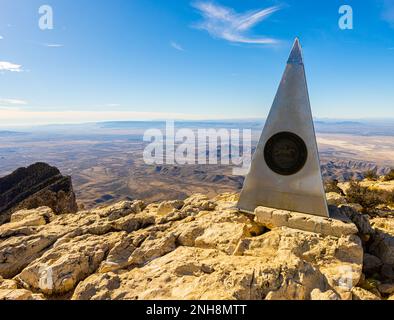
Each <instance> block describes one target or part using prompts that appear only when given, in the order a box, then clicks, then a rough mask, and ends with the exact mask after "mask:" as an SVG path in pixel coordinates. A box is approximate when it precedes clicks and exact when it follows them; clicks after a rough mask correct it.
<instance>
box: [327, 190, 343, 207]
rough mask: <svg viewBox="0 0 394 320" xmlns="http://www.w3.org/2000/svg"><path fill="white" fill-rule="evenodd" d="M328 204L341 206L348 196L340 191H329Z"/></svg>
mask: <svg viewBox="0 0 394 320" xmlns="http://www.w3.org/2000/svg"><path fill="white" fill-rule="evenodd" d="M326 198H327V204H328V205H332V206H337V207H338V206H340V205H341V204H345V203H346V198H345V197H344V196H342V195H340V194H339V193H335V192H329V193H327V194H326Z"/></svg>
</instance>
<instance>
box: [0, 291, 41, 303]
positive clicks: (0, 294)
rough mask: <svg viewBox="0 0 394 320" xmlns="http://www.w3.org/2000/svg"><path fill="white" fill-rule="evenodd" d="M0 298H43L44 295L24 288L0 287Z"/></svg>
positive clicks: (17, 299)
mask: <svg viewBox="0 0 394 320" xmlns="http://www.w3.org/2000/svg"><path fill="white" fill-rule="evenodd" d="M0 300H15V301H19V300H44V296H43V295H40V294H33V293H32V292H31V291H28V290H25V289H0Z"/></svg>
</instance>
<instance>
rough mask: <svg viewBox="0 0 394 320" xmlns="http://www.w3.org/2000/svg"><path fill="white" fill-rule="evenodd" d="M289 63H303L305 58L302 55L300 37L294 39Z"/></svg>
mask: <svg viewBox="0 0 394 320" xmlns="http://www.w3.org/2000/svg"><path fill="white" fill-rule="evenodd" d="M287 63H288V64H303V63H304V60H303V57H302V48H301V44H300V39H299V38H298V37H297V38H295V40H294V44H293V48H292V49H291V53H290V57H289V60H288V61H287Z"/></svg>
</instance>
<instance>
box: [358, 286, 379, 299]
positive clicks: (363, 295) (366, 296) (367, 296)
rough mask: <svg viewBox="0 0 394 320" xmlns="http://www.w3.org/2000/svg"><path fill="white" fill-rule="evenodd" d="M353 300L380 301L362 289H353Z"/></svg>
mask: <svg viewBox="0 0 394 320" xmlns="http://www.w3.org/2000/svg"><path fill="white" fill-rule="evenodd" d="M352 294H353V300H381V299H380V298H379V297H378V296H376V295H374V294H373V293H372V292H369V291H367V290H365V289H363V288H359V287H356V288H353V290H352Z"/></svg>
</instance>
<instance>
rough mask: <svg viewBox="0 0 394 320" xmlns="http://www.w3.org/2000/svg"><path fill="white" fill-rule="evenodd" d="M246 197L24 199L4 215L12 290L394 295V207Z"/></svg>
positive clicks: (3, 241)
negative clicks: (292, 207) (307, 205)
mask: <svg viewBox="0 0 394 320" xmlns="http://www.w3.org/2000/svg"><path fill="white" fill-rule="evenodd" d="M237 200H238V195H237V194H223V195H220V196H217V197H215V198H213V199H209V198H208V197H206V196H204V195H201V194H195V195H193V196H191V197H189V198H187V199H186V200H182V201H181V200H177V201H166V202H162V203H155V204H148V205H147V204H145V203H144V202H143V201H123V202H119V203H116V204H113V205H110V206H106V207H100V208H97V209H93V210H89V211H80V212H78V213H76V214H73V213H66V214H61V215H59V214H57V213H56V212H54V210H53V209H51V208H49V207H40V208H37V209H32V210H20V211H16V212H14V213H13V214H12V215H11V216H10V221H9V222H8V223H6V224H3V225H1V226H0V299H6V300H18V299H19V300H42V299H72V300H103V299H118V300H124V299H148V300H149V299H175V300H179V299H231V300H236V299H253V300H264V299H265V300H281V299H288V300H301V299H312V300H340V299H343V300H351V299H357V300H358V299H361V300H364V299H371V300H379V299H393V297H394V285H393V281H394V271H393V266H394V220H391V218H387V217H386V218H381V217H376V218H373V219H370V218H369V217H368V216H367V215H365V214H362V213H360V212H359V211H357V210H356V209H355V208H353V207H352V206H351V205H349V206H347V205H341V206H340V207H331V211H335V212H334V213H333V214H335V215H336V216H338V217H341V218H340V219H324V221H323V222H322V221H320V222H319V221H318V219H320V218H314V217H312V218H310V219H307V218H305V217H303V216H302V215H301V214H297V213H291V212H282V211H275V210H271V211H269V210H268V211H267V209H266V208H258V210H257V211H258V212H257V214H256V215H248V214H243V213H240V212H238V210H236V209H235V205H236V203H237ZM267 217H269V219H268V218H267ZM303 220H307V223H301V222H302V221H303ZM304 226H307V228H305V227H304Z"/></svg>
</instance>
